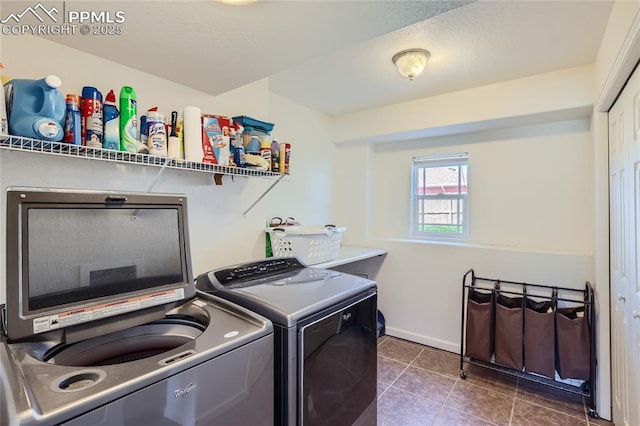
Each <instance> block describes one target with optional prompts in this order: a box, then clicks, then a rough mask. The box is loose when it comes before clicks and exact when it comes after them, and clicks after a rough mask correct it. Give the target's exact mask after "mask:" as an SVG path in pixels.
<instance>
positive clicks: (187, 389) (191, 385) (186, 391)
mask: <svg viewBox="0 0 640 426" xmlns="http://www.w3.org/2000/svg"><path fill="white" fill-rule="evenodd" d="M196 389H198V385H197V384H196V383H189V384H188V385H187V386H186V387H184V388H182V389H176V390H174V391H173V396H175V397H176V398H177V399H182V398H184V397H185V396H187V395H188V394H190V393H191V392H193V391H194V390H196Z"/></svg>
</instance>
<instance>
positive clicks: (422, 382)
mask: <svg viewBox="0 0 640 426" xmlns="http://www.w3.org/2000/svg"><path fill="white" fill-rule="evenodd" d="M465 370H466V371H467V378H466V380H463V379H462V378H460V374H459V373H460V358H459V356H458V355H456V354H453V353H451V352H446V351H442V350H439V349H434V348H430V347H428V346H422V345H419V344H417V343H413V342H408V341H406V340H401V339H397V338H395V337H388V336H383V337H381V338H380V339H379V340H378V425H379V426H386V425H398V426H412V425H416V426H418V425H419V426H423V425H443V426H445V425H446V426H465V425H469V426H485V425H494V426H520V425H521V426H529V425H553V426H565V425H566V426H574V425H576V426H581V425H585V426H586V425H613V423H611V422H607V421H604V420H602V419H593V418H591V417H589V416H588V415H587V409H586V407H585V402H584V401H583V398H582V396H580V395H575V394H571V393H568V392H564V391H560V390H555V389H552V388H549V387H547V386H543V385H540V384H536V383H532V382H530V381H527V380H524V379H518V378H517V377H513V376H509V375H505V374H503V373H499V372H495V371H492V370H488V369H484V368H482V367H478V366H474V365H468V364H465Z"/></svg>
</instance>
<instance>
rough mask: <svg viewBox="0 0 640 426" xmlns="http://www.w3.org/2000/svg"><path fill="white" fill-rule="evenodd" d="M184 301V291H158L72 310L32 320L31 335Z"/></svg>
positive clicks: (180, 289)
mask: <svg viewBox="0 0 640 426" xmlns="http://www.w3.org/2000/svg"><path fill="white" fill-rule="evenodd" d="M182 299H184V289H182V288H179V289H176V290H167V291H160V292H157V293H153V294H149V295H145V296H138V297H131V298H127V299H122V300H117V301H114V302H109V303H105V304H102V305H95V306H90V307H87V308H81V309H74V310H72V311H67V312H60V313H58V314H55V315H47V316H44V317H39V318H35V319H34V320H33V334H38V333H44V332H47V331H52V330H56V329H58V328H64V327H69V326H71V325H76V324H81V323H84V322H87V321H93V320H98V319H102V318H106V317H111V316H114V315H119V314H123V313H125V312H131V311H137V310H139V309H144V308H148V307H151V306H157V305H164V304H165V303H170V302H175V301H176V300H182Z"/></svg>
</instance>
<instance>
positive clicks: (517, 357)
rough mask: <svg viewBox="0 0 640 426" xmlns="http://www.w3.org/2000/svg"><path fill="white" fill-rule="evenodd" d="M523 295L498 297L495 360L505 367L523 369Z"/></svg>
mask: <svg viewBox="0 0 640 426" xmlns="http://www.w3.org/2000/svg"><path fill="white" fill-rule="evenodd" d="M523 300H524V299H523V298H522V297H507V296H503V295H501V294H499V295H498V297H497V298H496V322H495V348H494V349H495V353H496V358H495V361H496V363H497V364H500V365H504V366H505V367H510V368H515V369H516V370H522V367H523V365H524V363H523V350H522V323H523V319H524V309H523V308H522V303H523Z"/></svg>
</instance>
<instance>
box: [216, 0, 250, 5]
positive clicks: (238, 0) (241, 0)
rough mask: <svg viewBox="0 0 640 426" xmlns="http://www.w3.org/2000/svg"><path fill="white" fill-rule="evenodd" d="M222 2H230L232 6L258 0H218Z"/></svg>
mask: <svg viewBox="0 0 640 426" xmlns="http://www.w3.org/2000/svg"><path fill="white" fill-rule="evenodd" d="M217 1H218V2H220V3H224V4H230V5H232V6H244V5H246V4H251V3H255V2H257V1H258V0H217Z"/></svg>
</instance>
